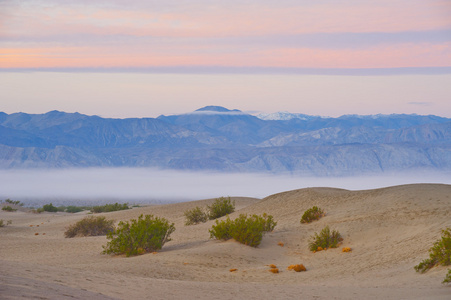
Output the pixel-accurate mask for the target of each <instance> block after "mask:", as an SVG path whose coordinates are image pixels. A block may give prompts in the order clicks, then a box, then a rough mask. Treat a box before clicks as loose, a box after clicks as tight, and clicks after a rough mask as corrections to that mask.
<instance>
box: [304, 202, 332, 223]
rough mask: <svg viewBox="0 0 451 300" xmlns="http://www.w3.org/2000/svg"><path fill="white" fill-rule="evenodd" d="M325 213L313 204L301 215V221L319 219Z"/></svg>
mask: <svg viewBox="0 0 451 300" xmlns="http://www.w3.org/2000/svg"><path fill="white" fill-rule="evenodd" d="M325 215H326V214H325V213H324V211H323V210H322V209H321V208H318V207H317V206H313V207H312V208H309V209H307V210H306V211H305V212H304V214H303V215H302V217H301V223H310V222H313V221H315V220H319V219H321V218H322V217H324V216H325Z"/></svg>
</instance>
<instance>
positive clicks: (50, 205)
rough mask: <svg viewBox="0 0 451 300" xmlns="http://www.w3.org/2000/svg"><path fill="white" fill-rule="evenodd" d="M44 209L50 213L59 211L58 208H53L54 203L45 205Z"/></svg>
mask: <svg viewBox="0 0 451 300" xmlns="http://www.w3.org/2000/svg"><path fill="white" fill-rule="evenodd" d="M42 209H43V210H44V211H48V212H57V211H58V208H56V207H55V206H53V204H52V203H50V204H46V205H44V206H43V207H42Z"/></svg>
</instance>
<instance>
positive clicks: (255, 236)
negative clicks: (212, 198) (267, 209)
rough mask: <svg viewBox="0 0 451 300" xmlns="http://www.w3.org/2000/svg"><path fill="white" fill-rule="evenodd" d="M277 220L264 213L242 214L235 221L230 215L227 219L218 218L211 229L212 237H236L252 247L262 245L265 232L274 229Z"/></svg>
mask: <svg viewBox="0 0 451 300" xmlns="http://www.w3.org/2000/svg"><path fill="white" fill-rule="evenodd" d="M276 225H277V222H274V220H273V217H272V216H268V215H266V214H263V216H257V215H252V216H249V217H248V216H247V215H244V214H241V215H240V216H239V217H238V218H236V219H235V220H234V221H231V220H230V218H229V217H227V219H226V220H222V221H220V222H219V221H218V220H216V225H213V226H212V228H211V229H210V238H216V239H218V240H228V239H231V238H232V239H234V240H236V241H237V242H240V243H241V244H245V245H248V246H251V247H257V246H258V245H260V243H261V241H262V238H263V233H265V232H269V231H273V230H274V227H275V226H276Z"/></svg>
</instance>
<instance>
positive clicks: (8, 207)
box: [2, 205, 17, 212]
mask: <svg viewBox="0 0 451 300" xmlns="http://www.w3.org/2000/svg"><path fill="white" fill-rule="evenodd" d="M2 210H4V211H8V212H13V211H16V210H17V209H16V208H12V207H11V206H9V205H7V206H3V207H2Z"/></svg>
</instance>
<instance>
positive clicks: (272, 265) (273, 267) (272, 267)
mask: <svg viewBox="0 0 451 300" xmlns="http://www.w3.org/2000/svg"><path fill="white" fill-rule="evenodd" d="M268 267H270V268H271V269H276V268H277V266H276V265H274V264H270V265H268Z"/></svg>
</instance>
